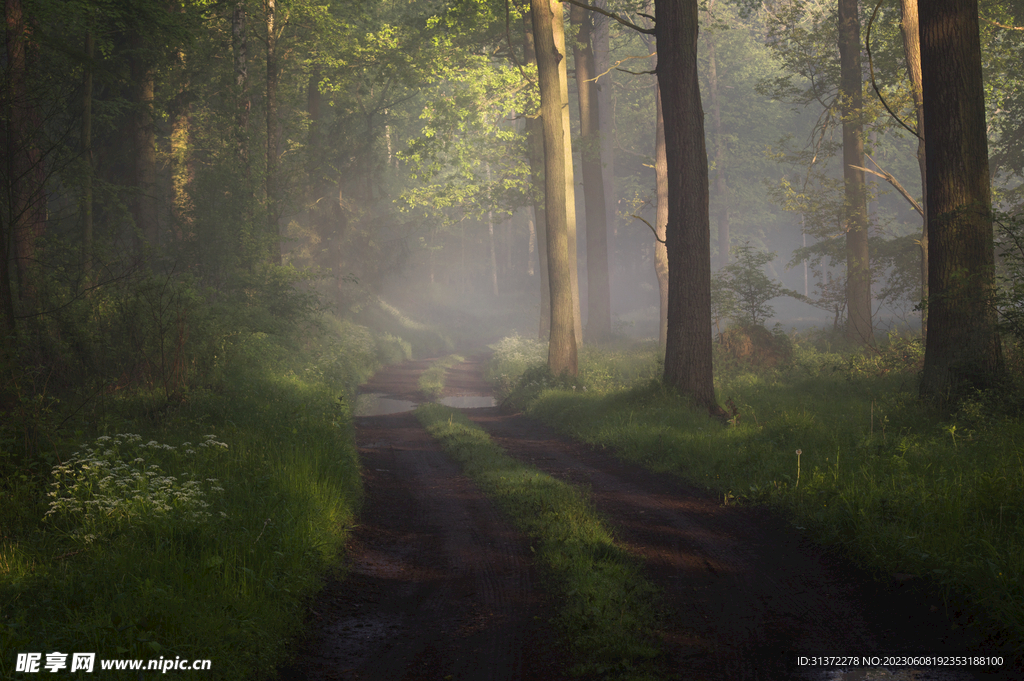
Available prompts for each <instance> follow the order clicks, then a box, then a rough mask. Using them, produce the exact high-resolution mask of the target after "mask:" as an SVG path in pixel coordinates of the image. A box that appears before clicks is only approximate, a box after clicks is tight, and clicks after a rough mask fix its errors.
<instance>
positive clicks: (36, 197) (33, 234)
mask: <svg viewBox="0 0 1024 681" xmlns="http://www.w3.org/2000/svg"><path fill="white" fill-rule="evenodd" d="M4 14H5V19H6V27H5V28H6V34H5V37H6V44H7V71H8V75H7V77H8V79H9V81H8V82H9V85H8V92H7V96H8V97H9V99H8V101H7V111H5V112H4V113H5V114H6V117H7V149H6V152H7V163H8V173H7V185H8V186H7V187H5V189H6V190H7V192H8V211H9V212H8V215H7V216H5V217H6V218H7V219H6V222H7V225H8V229H10V236H9V237H7V238H9V239H10V244H11V245H10V246H6V244H5V246H6V248H11V249H12V250H13V254H11V253H10V252H8V253H7V254H6V255H7V257H10V256H11V255H13V259H14V270H15V276H16V278H17V282H18V298H19V299H20V300H21V301H22V302H26V303H34V302H35V300H36V277H37V269H38V268H37V266H36V261H37V252H36V251H37V243H38V240H39V239H41V238H42V236H43V233H44V232H45V229H46V192H45V186H44V185H45V183H46V168H45V167H44V159H43V154H42V151H41V150H40V149H39V146H38V144H37V141H36V138H37V135H38V134H39V132H40V131H41V128H42V122H41V120H40V116H39V111H38V109H37V107H36V105H35V101H34V99H33V95H32V94H31V92H30V88H29V85H28V71H29V65H30V62H31V61H32V56H33V53H34V52H35V50H36V45H35V43H34V42H33V41H32V36H31V29H30V27H29V24H30V22H29V19H28V17H26V16H25V14H24V10H23V8H22V4H21V0H7V1H6V3H5V6H4ZM6 248H5V250H6ZM5 266H6V262H5ZM8 274H9V272H8ZM5 281H6V282H7V283H6V285H7V286H10V280H9V279H7V280H5ZM6 295H7V296H8V297H10V298H11V302H10V320H9V326H10V327H11V329H12V330H13V329H14V311H13V296H12V295H11V292H10V291H9V290H8V293H7V294H6ZM4 304H5V307H6V306H7V301H5V303H4Z"/></svg>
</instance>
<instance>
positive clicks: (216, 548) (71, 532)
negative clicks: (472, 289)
mask: <svg viewBox="0 0 1024 681" xmlns="http://www.w3.org/2000/svg"><path fill="white" fill-rule="evenodd" d="M332 324H333V323H332ZM328 331H329V333H327V334H324V335H321V336H320V337H319V340H318V341H316V342H311V341H309V340H308V339H307V341H306V344H305V346H303V347H297V346H295V345H294V343H293V342H292V341H290V340H288V339H281V338H275V337H272V336H268V335H267V334H261V333H252V334H239V335H237V336H236V337H235V338H234V340H233V341H232V343H231V344H230V345H227V344H226V345H225V348H224V353H223V357H222V359H223V365H222V373H221V382H220V383H219V384H218V385H217V386H216V387H215V388H212V389H211V388H206V389H198V388H197V389H194V390H193V391H192V392H190V393H189V394H188V395H187V396H186V397H185V398H184V399H183V401H182V402H181V404H179V405H175V406H174V407H173V408H165V409H164V410H163V411H161V412H160V413H159V415H156V416H153V415H151V416H146V414H148V413H150V410H151V407H150V404H151V403H152V402H153V401H154V400H153V399H151V398H147V397H146V396H141V395H135V396H132V397H128V398H121V399H119V400H118V401H113V402H111V403H109V404H107V405H106V406H107V409H106V411H105V412H104V413H103V415H102V416H101V417H99V418H97V421H96V423H95V424H93V425H94V427H95V431H92V432H88V433H87V432H86V431H85V425H84V424H83V428H82V430H81V431H80V432H79V433H77V434H76V435H75V436H73V437H75V439H74V440H72V441H68V442H64V443H59V445H58V453H59V456H60V461H59V465H58V466H57V467H56V468H55V469H54V471H53V472H52V473H48V474H46V475H43V476H40V477H41V478H43V480H42V482H37V481H34V480H33V479H32V478H30V477H29V476H22V478H17V477H12V478H11V479H8V480H5V481H3V490H2V491H0V678H19V677H20V676H22V675H21V674H16V673H15V671H14V667H15V662H16V658H17V653H27V652H38V653H43V661H44V662H45V659H46V658H45V655H46V653H50V652H55V651H61V652H63V653H73V652H94V653H96V654H97V662H96V669H95V671H94V674H99V675H100V676H101V677H102V678H121V677H124V678H137V677H138V672H120V673H118V672H113V671H103V670H102V669H101V668H100V661H101V660H104V659H106V660H109V659H113V658H135V659H142V660H156V659H159V658H161V657H163V658H164V659H165V660H167V659H169V660H175V659H176V658H177V657H180V658H182V659H183V660H196V659H209V660H210V661H211V669H210V671H207V672H203V674H202V675H203V677H204V678H206V679H224V680H230V681H234V680H235V679H242V678H269V677H272V676H273V675H274V673H275V672H274V670H275V666H276V665H277V664H279V663H280V662H281V661H283V660H284V659H285V657H286V654H287V647H288V646H289V643H290V641H291V637H292V636H294V634H295V632H297V631H301V630H302V627H303V615H304V610H305V602H306V600H307V599H308V598H309V597H310V596H311V595H312V594H314V593H315V592H316V591H317V590H318V589H319V588H320V587H321V585H322V577H323V574H324V573H325V571H327V570H329V569H331V568H332V566H334V565H336V564H337V558H338V555H339V552H340V551H341V549H342V547H343V543H344V540H345V537H346V535H347V532H348V530H349V527H350V526H351V524H352V521H353V518H354V515H355V513H356V511H357V508H358V505H359V502H360V498H361V487H360V480H359V474H358V458H357V454H356V451H355V448H354V445H353V435H352V431H351V425H350V424H351V419H350V414H349V408H348V406H347V403H348V400H347V397H348V392H347V391H348V390H349V389H351V388H352V387H353V386H354V385H355V384H357V383H358V382H359V381H360V380H361V379H364V378H365V377H367V376H368V375H369V374H371V373H372V372H373V371H374V370H375V369H376V368H377V367H378V366H379V365H380V364H381V363H382V361H384V360H387V359H394V358H395V357H396V356H398V357H401V358H405V357H407V352H406V351H405V350H403V348H402V347H401V344H400V343H396V342H395V341H394V340H393V339H388V338H382V337H379V336H374V335H373V334H372V333H370V332H369V331H367V330H366V329H365V328H362V327H358V326H355V325H353V324H349V323H342V322H338V323H336V324H333V325H332V326H330V327H329V328H328ZM0 453H2V452H0ZM39 487H42V489H38V488H39ZM8 492H9V494H6V493H8ZM44 492H49V493H50V494H51V496H49V497H47V496H46V495H45V493H44ZM47 514H48V515H47ZM44 515H45V517H46V519H45V520H43V518H44ZM68 662H69V663H70V657H69V658H68ZM44 671H45V670H44ZM62 673H63V674H67V675H68V676H70V677H71V678H92V676H93V675H89V674H84V673H81V672H77V673H75V674H69V670H68V669H67V668H65V669H64V670H62ZM31 676H34V675H32V674H29V675H25V678H30V677H31Z"/></svg>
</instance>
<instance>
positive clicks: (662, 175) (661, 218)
mask: <svg viewBox="0 0 1024 681" xmlns="http://www.w3.org/2000/svg"><path fill="white" fill-rule="evenodd" d="M654 87H655V91H654V101H655V110H656V111H657V117H658V118H657V125H656V126H655V133H654V178H655V185H656V187H657V191H658V205H657V212H656V213H655V218H654V236H655V241H654V273H655V274H656V275H657V277H658V293H659V296H660V301H661V305H660V307H659V308H658V309H659V314H658V342H659V346H658V347H660V348H662V349H664V348H665V344H666V342H667V340H668V250H667V249H666V248H665V227H666V225H668V161H667V160H666V158H665V114H664V111H663V110H662V107H661V88H660V87H659V86H658V83H657V82H655V83H654Z"/></svg>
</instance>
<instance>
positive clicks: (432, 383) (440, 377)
mask: <svg viewBox="0 0 1024 681" xmlns="http://www.w3.org/2000/svg"><path fill="white" fill-rule="evenodd" d="M465 361H466V359H465V358H464V357H461V356H460V355H448V356H447V357H444V358H442V359H439V360H437V361H436V362H434V363H433V364H431V365H430V366H429V367H428V368H427V369H426V370H425V371H424V372H423V373H422V374H420V377H419V380H418V381H417V385H418V387H419V389H420V392H421V393H423V394H424V395H426V396H427V397H428V398H430V399H431V400H436V399H437V398H438V397H440V396H441V393H443V392H444V381H445V375H446V374H447V373H448V370H449V369H451V368H452V367H453V366H455V365H456V364H459V363H461V362H465Z"/></svg>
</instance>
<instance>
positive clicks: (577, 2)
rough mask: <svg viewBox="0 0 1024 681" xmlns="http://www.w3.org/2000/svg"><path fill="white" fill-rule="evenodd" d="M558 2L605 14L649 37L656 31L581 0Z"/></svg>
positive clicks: (644, 15) (560, 0)
mask: <svg viewBox="0 0 1024 681" xmlns="http://www.w3.org/2000/svg"><path fill="white" fill-rule="evenodd" d="M558 1H559V2H561V3H564V4H569V5H576V6H577V7H582V8H583V9H589V10H590V11H591V12H597V13H598V14H603V15H605V16H606V17H608V18H610V19H615V21H617V22H619V23H620V24H622V25H623V26H626V27H628V28H631V29H633V30H634V31H636V32H638V33H646V34H647V35H654V29H653V28H643V27H642V26H637V25H636V24H634V23H633V22H631V21H629V20H628V19H623V18H622V17H621V16H619V15H618V14H616V13H615V12H609V11H608V10H606V9H601V8H600V7H595V6H594V5H591V4H588V3H586V2H580V0H558ZM640 16H643V17H647V18H649V19H652V20H653V18H654V17H650V16H648V15H646V14H641V15H640Z"/></svg>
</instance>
